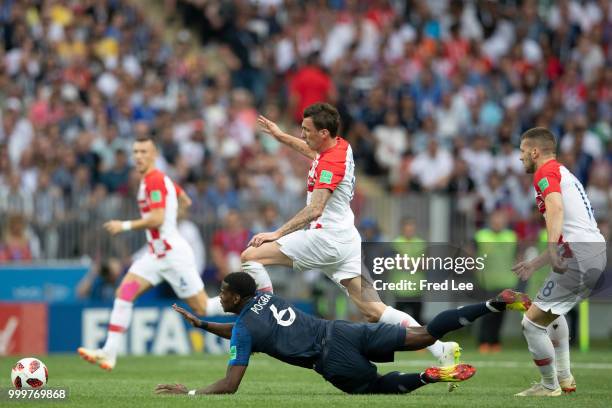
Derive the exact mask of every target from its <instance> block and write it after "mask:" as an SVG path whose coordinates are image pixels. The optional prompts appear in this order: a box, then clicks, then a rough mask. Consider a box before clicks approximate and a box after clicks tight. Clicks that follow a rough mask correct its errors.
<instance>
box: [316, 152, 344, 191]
mask: <svg viewBox="0 0 612 408" xmlns="http://www.w3.org/2000/svg"><path fill="white" fill-rule="evenodd" d="M316 171H317V173H316V174H317V178H316V179H315V185H314V189H315V190H316V189H319V188H326V189H328V190H330V191H334V190H335V189H336V187H338V185H339V184H340V182H341V181H342V179H343V178H344V171H345V164H344V163H335V162H332V161H327V160H321V161H319V164H318V165H317V170H316Z"/></svg>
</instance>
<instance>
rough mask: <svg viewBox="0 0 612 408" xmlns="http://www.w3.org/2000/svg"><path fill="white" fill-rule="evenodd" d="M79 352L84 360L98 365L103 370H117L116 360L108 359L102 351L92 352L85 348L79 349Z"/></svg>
mask: <svg viewBox="0 0 612 408" xmlns="http://www.w3.org/2000/svg"><path fill="white" fill-rule="evenodd" d="M77 352H78V353H79V356H81V358H82V359H83V360H85V361H88V362H90V363H91V364H97V365H99V366H100V368H102V369H103V370H106V371H112V369H113V368H115V364H116V359H115V358H110V357H108V356H107V355H106V353H105V352H104V351H102V350H101V349H97V350H92V349H87V348H85V347H79V348H78V349H77Z"/></svg>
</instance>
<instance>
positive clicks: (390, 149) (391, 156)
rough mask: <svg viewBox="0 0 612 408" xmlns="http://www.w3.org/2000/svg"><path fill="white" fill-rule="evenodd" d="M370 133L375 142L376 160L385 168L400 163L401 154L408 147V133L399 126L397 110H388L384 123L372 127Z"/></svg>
mask: <svg viewBox="0 0 612 408" xmlns="http://www.w3.org/2000/svg"><path fill="white" fill-rule="evenodd" d="M372 134H373V135H374V138H375V140H376V142H377V147H376V160H377V161H378V164H379V165H380V166H381V167H383V168H387V169H391V168H394V167H396V166H398V165H399V164H400V161H401V159H402V155H403V154H404V152H405V151H406V150H407V149H408V147H409V142H408V134H407V133H406V130H405V129H404V128H403V127H402V126H400V123H399V117H398V115H397V112H395V111H388V112H387V113H386V114H385V119H384V123H383V124H382V125H378V126H376V127H375V128H374V130H373V132H372Z"/></svg>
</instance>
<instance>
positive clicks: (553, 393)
mask: <svg viewBox="0 0 612 408" xmlns="http://www.w3.org/2000/svg"><path fill="white" fill-rule="evenodd" d="M561 394H562V391H561V387H559V388H557V389H556V390H551V389H550V388H546V387H545V386H544V384H542V383H540V382H539V383H535V384H533V385H532V386H531V387H530V388H527V389H526V390H525V391H522V392H519V393H518V394H514V396H515V397H558V396H559V395H561Z"/></svg>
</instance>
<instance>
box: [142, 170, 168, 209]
mask: <svg viewBox="0 0 612 408" xmlns="http://www.w3.org/2000/svg"><path fill="white" fill-rule="evenodd" d="M145 194H146V196H147V204H148V205H149V208H150V209H152V210H154V209H156V208H166V196H167V195H168V190H166V184H165V183H164V176H163V174H161V173H158V174H154V175H153V176H152V177H150V178H148V179H147V180H146V181H145Z"/></svg>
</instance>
